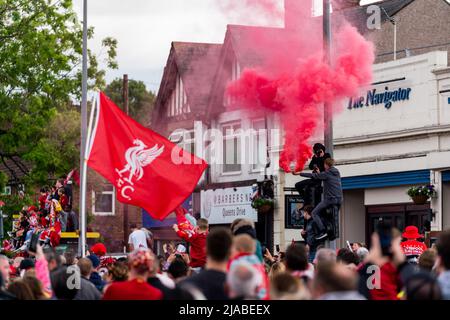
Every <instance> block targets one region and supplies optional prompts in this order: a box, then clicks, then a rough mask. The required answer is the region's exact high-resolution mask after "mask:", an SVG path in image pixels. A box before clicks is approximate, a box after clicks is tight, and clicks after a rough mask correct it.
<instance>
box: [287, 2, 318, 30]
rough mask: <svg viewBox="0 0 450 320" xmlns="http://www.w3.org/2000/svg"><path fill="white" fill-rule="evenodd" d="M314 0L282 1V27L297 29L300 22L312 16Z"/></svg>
mask: <svg viewBox="0 0 450 320" xmlns="http://www.w3.org/2000/svg"><path fill="white" fill-rule="evenodd" d="M313 2H314V0H284V27H285V28H286V29H289V30H296V29H299V28H300V26H301V21H302V20H304V19H305V18H310V17H311V16H312V9H313Z"/></svg>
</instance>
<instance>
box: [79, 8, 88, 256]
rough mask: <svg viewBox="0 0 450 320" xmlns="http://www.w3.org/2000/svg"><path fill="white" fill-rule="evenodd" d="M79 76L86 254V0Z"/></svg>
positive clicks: (82, 241)
mask: <svg viewBox="0 0 450 320" xmlns="http://www.w3.org/2000/svg"><path fill="white" fill-rule="evenodd" d="M82 59H83V60H82V78H81V145H80V168H81V170H80V171H81V179H80V180H81V181H80V251H81V256H82V257H85V256H86V180H87V178H86V174H87V168H86V140H87V132H86V131H87V0H83V58H82Z"/></svg>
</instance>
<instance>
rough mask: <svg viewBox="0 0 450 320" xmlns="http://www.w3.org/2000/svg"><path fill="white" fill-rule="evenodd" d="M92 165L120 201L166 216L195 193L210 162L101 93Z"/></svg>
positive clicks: (90, 150) (92, 142) (90, 152)
mask: <svg viewBox="0 0 450 320" xmlns="http://www.w3.org/2000/svg"><path fill="white" fill-rule="evenodd" d="M97 106H98V109H97V118H96V121H97V123H96V124H95V125H94V129H93V132H92V137H91V139H90V143H89V144H88V165H89V167H91V168H92V169H94V170H95V171H97V172H98V173H100V174H101V175H102V176H103V177H105V178H106V179H107V180H108V181H110V182H111V183H112V184H113V185H114V186H115V187H116V189H117V199H118V200H119V201H120V202H123V203H128V204H132V205H135V206H138V207H141V208H144V209H145V210H146V211H147V212H149V213H150V215H151V216H152V217H153V218H156V219H159V220H163V219H164V218H165V217H166V216H167V215H168V214H170V213H171V212H173V211H174V210H175V208H177V207H178V206H179V205H181V203H182V202H183V201H184V200H185V199H186V198H187V197H188V196H189V195H190V194H191V193H192V191H193V190H194V188H195V186H196V185H197V182H198V180H199V179H200V177H201V175H202V174H203V171H204V170H205V169H206V167H207V166H208V164H207V163H206V162H205V160H203V159H200V158H198V157H196V156H195V155H192V154H190V153H189V152H187V151H184V150H183V149H181V148H180V147H178V146H177V145H176V144H174V143H172V142H170V141H169V140H167V139H166V138H164V137H163V136H161V135H159V134H157V133H156V132H154V131H152V130H150V129H148V128H145V127H144V126H142V125H141V124H139V123H137V122H136V121H135V120H133V119H132V118H130V117H129V116H127V115H126V114H125V113H124V112H123V111H122V110H120V109H119V107H117V106H116V105H115V104H114V103H113V102H112V101H111V100H110V99H109V98H108V97H107V96H106V95H105V94H103V93H102V92H100V94H99V101H98V104H97Z"/></svg>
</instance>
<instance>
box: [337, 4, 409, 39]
mask: <svg viewBox="0 0 450 320" xmlns="http://www.w3.org/2000/svg"><path fill="white" fill-rule="evenodd" d="M413 1H415V0H385V1H383V2H377V3H374V5H377V6H379V7H381V8H382V10H381V22H382V23H383V22H385V21H387V20H388V16H389V17H393V16H395V15H396V14H397V13H398V12H399V11H401V10H402V9H403V8H405V7H406V6H408V5H409V4H411V3H412V2H413ZM369 5H370V4H369ZM369 5H365V6H356V7H352V8H348V9H344V10H342V11H340V13H342V15H343V16H344V17H345V19H346V20H347V21H348V22H350V23H351V24H352V25H354V26H355V27H356V28H357V29H358V31H359V32H360V33H362V34H365V33H367V32H368V31H369V30H368V29H367V19H368V18H369V15H370V14H369V13H367V8H368V6H369ZM383 9H384V11H383ZM386 14H387V15H386Z"/></svg>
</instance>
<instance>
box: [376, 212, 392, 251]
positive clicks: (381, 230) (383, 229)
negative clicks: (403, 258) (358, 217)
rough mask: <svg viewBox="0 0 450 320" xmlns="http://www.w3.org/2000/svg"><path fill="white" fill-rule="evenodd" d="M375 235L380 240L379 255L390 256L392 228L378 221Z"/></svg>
mask: <svg viewBox="0 0 450 320" xmlns="http://www.w3.org/2000/svg"><path fill="white" fill-rule="evenodd" d="M377 233H378V236H379V238H380V246H381V253H382V254H383V256H387V257H390V256H392V252H391V244H392V226H391V225H389V224H388V223H385V222H384V221H380V222H379V223H378V226H377Z"/></svg>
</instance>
